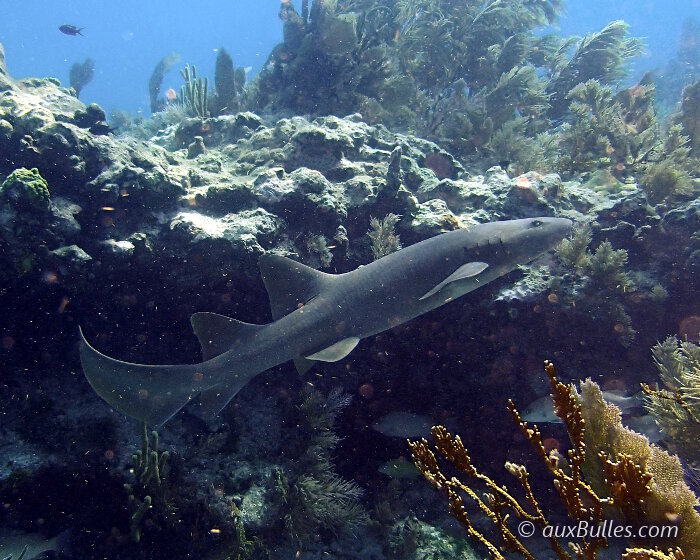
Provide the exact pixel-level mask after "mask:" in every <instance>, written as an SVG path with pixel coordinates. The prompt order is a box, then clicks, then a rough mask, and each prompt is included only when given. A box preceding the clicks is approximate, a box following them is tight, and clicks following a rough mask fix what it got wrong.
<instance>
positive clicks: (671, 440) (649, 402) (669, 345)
mask: <svg viewBox="0 0 700 560" xmlns="http://www.w3.org/2000/svg"><path fill="white" fill-rule="evenodd" d="M651 351H652V354H653V355H654V364H655V365H656V367H657V369H658V370H659V377H660V378H661V386H659V384H656V385H655V386H654V387H653V388H652V387H650V386H649V385H643V388H644V392H645V393H646V397H645V402H644V407H645V408H646V409H647V410H648V411H649V413H650V414H652V415H653V416H654V418H655V420H656V423H657V424H658V425H659V428H660V429H661V433H662V434H663V436H664V441H665V442H666V444H667V445H668V446H669V447H670V448H671V449H672V450H673V451H674V452H675V453H677V454H678V455H680V456H681V457H682V458H683V459H684V460H685V461H686V462H688V463H689V464H690V465H691V466H693V467H694V468H698V467H699V466H700V449H699V448H698V439H699V438H700V402H699V400H698V397H699V396H700V347H699V346H698V345H697V344H693V343H692V342H689V341H687V340H685V341H679V340H678V339H677V338H676V337H675V336H670V337H668V338H667V339H666V340H664V341H663V342H660V343H657V344H656V345H655V346H654V347H653V348H652V349H651Z"/></svg>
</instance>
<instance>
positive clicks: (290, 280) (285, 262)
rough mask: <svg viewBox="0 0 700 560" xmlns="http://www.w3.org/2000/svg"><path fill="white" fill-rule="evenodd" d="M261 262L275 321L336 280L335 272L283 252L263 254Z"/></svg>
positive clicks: (261, 271) (261, 270)
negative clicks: (290, 257)
mask: <svg viewBox="0 0 700 560" xmlns="http://www.w3.org/2000/svg"><path fill="white" fill-rule="evenodd" d="M258 266H259V267H260V273H261V274H262V279H263V282H265V288H266V289H267V295H268V297H269V298H270V307H271V309H272V318H273V319H274V320H275V321H276V320H277V319H279V318H281V317H284V316H285V315H288V314H289V313H291V312H292V311H294V310H295V309H297V308H298V307H299V306H300V305H304V304H305V303H308V302H309V301H310V300H311V299H313V298H314V297H315V296H317V295H318V294H320V293H321V292H323V290H324V289H325V287H326V285H327V284H328V283H329V282H332V281H333V275H332V274H326V273H325V272H320V271H318V270H315V269H313V268H311V267H310V266H306V265H304V264H301V263H298V262H296V261H293V260H292V259H288V258H287V257H283V256H281V255H272V254H267V255H263V256H262V257H260V261H259V262H258Z"/></svg>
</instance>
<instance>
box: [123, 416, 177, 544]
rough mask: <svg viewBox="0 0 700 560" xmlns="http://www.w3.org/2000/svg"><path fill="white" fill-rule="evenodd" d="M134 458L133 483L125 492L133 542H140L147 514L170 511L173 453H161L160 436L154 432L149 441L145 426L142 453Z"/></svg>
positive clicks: (140, 451)
mask: <svg viewBox="0 0 700 560" xmlns="http://www.w3.org/2000/svg"><path fill="white" fill-rule="evenodd" d="M151 440H152V442H151ZM132 458H133V461H134V465H133V468H132V471H133V473H134V482H133V483H127V484H124V488H125V489H126V491H127V492H128V494H129V510H130V514H131V527H130V534H131V540H132V541H134V542H139V541H140V540H141V525H142V522H143V519H144V518H145V516H146V514H147V513H148V511H149V510H150V509H151V508H152V507H155V508H156V510H157V515H164V514H165V513H166V512H167V511H168V509H169V506H168V505H167V501H166V499H165V489H164V479H165V478H166V477H167V476H168V470H169V466H168V460H169V458H170V453H168V452H167V451H162V452H161V451H159V450H158V432H156V431H155V430H153V431H152V432H151V438H149V436H148V431H147V429H146V425H145V424H144V425H143V433H142V435H141V449H140V450H139V451H137V452H136V453H134V455H133V457H132Z"/></svg>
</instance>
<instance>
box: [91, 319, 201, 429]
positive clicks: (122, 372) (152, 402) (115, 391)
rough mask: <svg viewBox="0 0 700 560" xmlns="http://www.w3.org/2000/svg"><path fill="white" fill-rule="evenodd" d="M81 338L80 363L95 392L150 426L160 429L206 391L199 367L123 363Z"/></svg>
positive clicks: (112, 404)
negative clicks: (159, 427)
mask: <svg viewBox="0 0 700 560" xmlns="http://www.w3.org/2000/svg"><path fill="white" fill-rule="evenodd" d="M80 339H81V345H80V362H81V364H82V366H83V372H85V377H87V380H88V381H89V383H90V385H91V386H92V388H93V389H94V390H95V392H96V393H97V394H98V395H100V397H102V398H103V399H104V400H105V401H107V403H108V404H109V405H110V406H112V407H113V408H115V409H116V410H118V411H119V412H122V413H124V414H126V415H127V416H131V417H132V418H136V419H138V420H141V421H142V422H145V423H146V424H148V425H149V426H160V425H161V424H163V423H164V422H166V421H167V420H168V419H169V418H171V417H172V416H173V415H174V414H175V413H176V412H177V411H178V410H180V409H181V408H182V407H183V406H185V405H186V404H187V403H188V402H190V401H191V400H192V399H193V398H194V397H195V396H196V395H197V394H199V393H200V392H202V391H204V390H206V389H208V388H209V384H208V383H207V380H206V379H205V377H206V376H205V375H203V373H202V367H201V365H200V364H194V365H153V366H152V365H144V364H132V363H129V362H122V361H120V360H115V359H114V358H110V357H109V356H105V355H104V354H102V353H100V352H98V351H97V350H95V349H94V348H93V347H92V346H90V344H88V342H87V340H85V337H84V336H83V331H82V330H81V331H80Z"/></svg>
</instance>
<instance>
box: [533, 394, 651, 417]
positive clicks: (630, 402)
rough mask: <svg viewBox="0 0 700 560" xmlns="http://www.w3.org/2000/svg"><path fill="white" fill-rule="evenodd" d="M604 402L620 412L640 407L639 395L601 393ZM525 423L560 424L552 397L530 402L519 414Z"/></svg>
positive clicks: (546, 396)
mask: <svg viewBox="0 0 700 560" xmlns="http://www.w3.org/2000/svg"><path fill="white" fill-rule="evenodd" d="M603 398H604V399H605V401H606V402H608V403H611V404H614V405H615V406H617V407H618V408H619V409H620V410H621V411H622V412H627V411H628V410H630V409H632V408H635V407H638V406H640V400H639V394H636V395H632V396H630V397H626V396H624V395H623V394H621V393H619V392H617V391H603ZM521 417H522V419H523V420H525V421H526V422H541V423H545V424H546V423H552V424H556V423H560V422H561V419H560V418H559V417H558V416H557V415H556V414H555V413H554V403H553V402H552V397H550V396H549V395H545V396H544V397H540V398H539V399H537V400H535V401H533V402H531V403H530V404H529V405H528V406H527V408H526V409H525V410H524V411H523V413H522V414H521Z"/></svg>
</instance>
